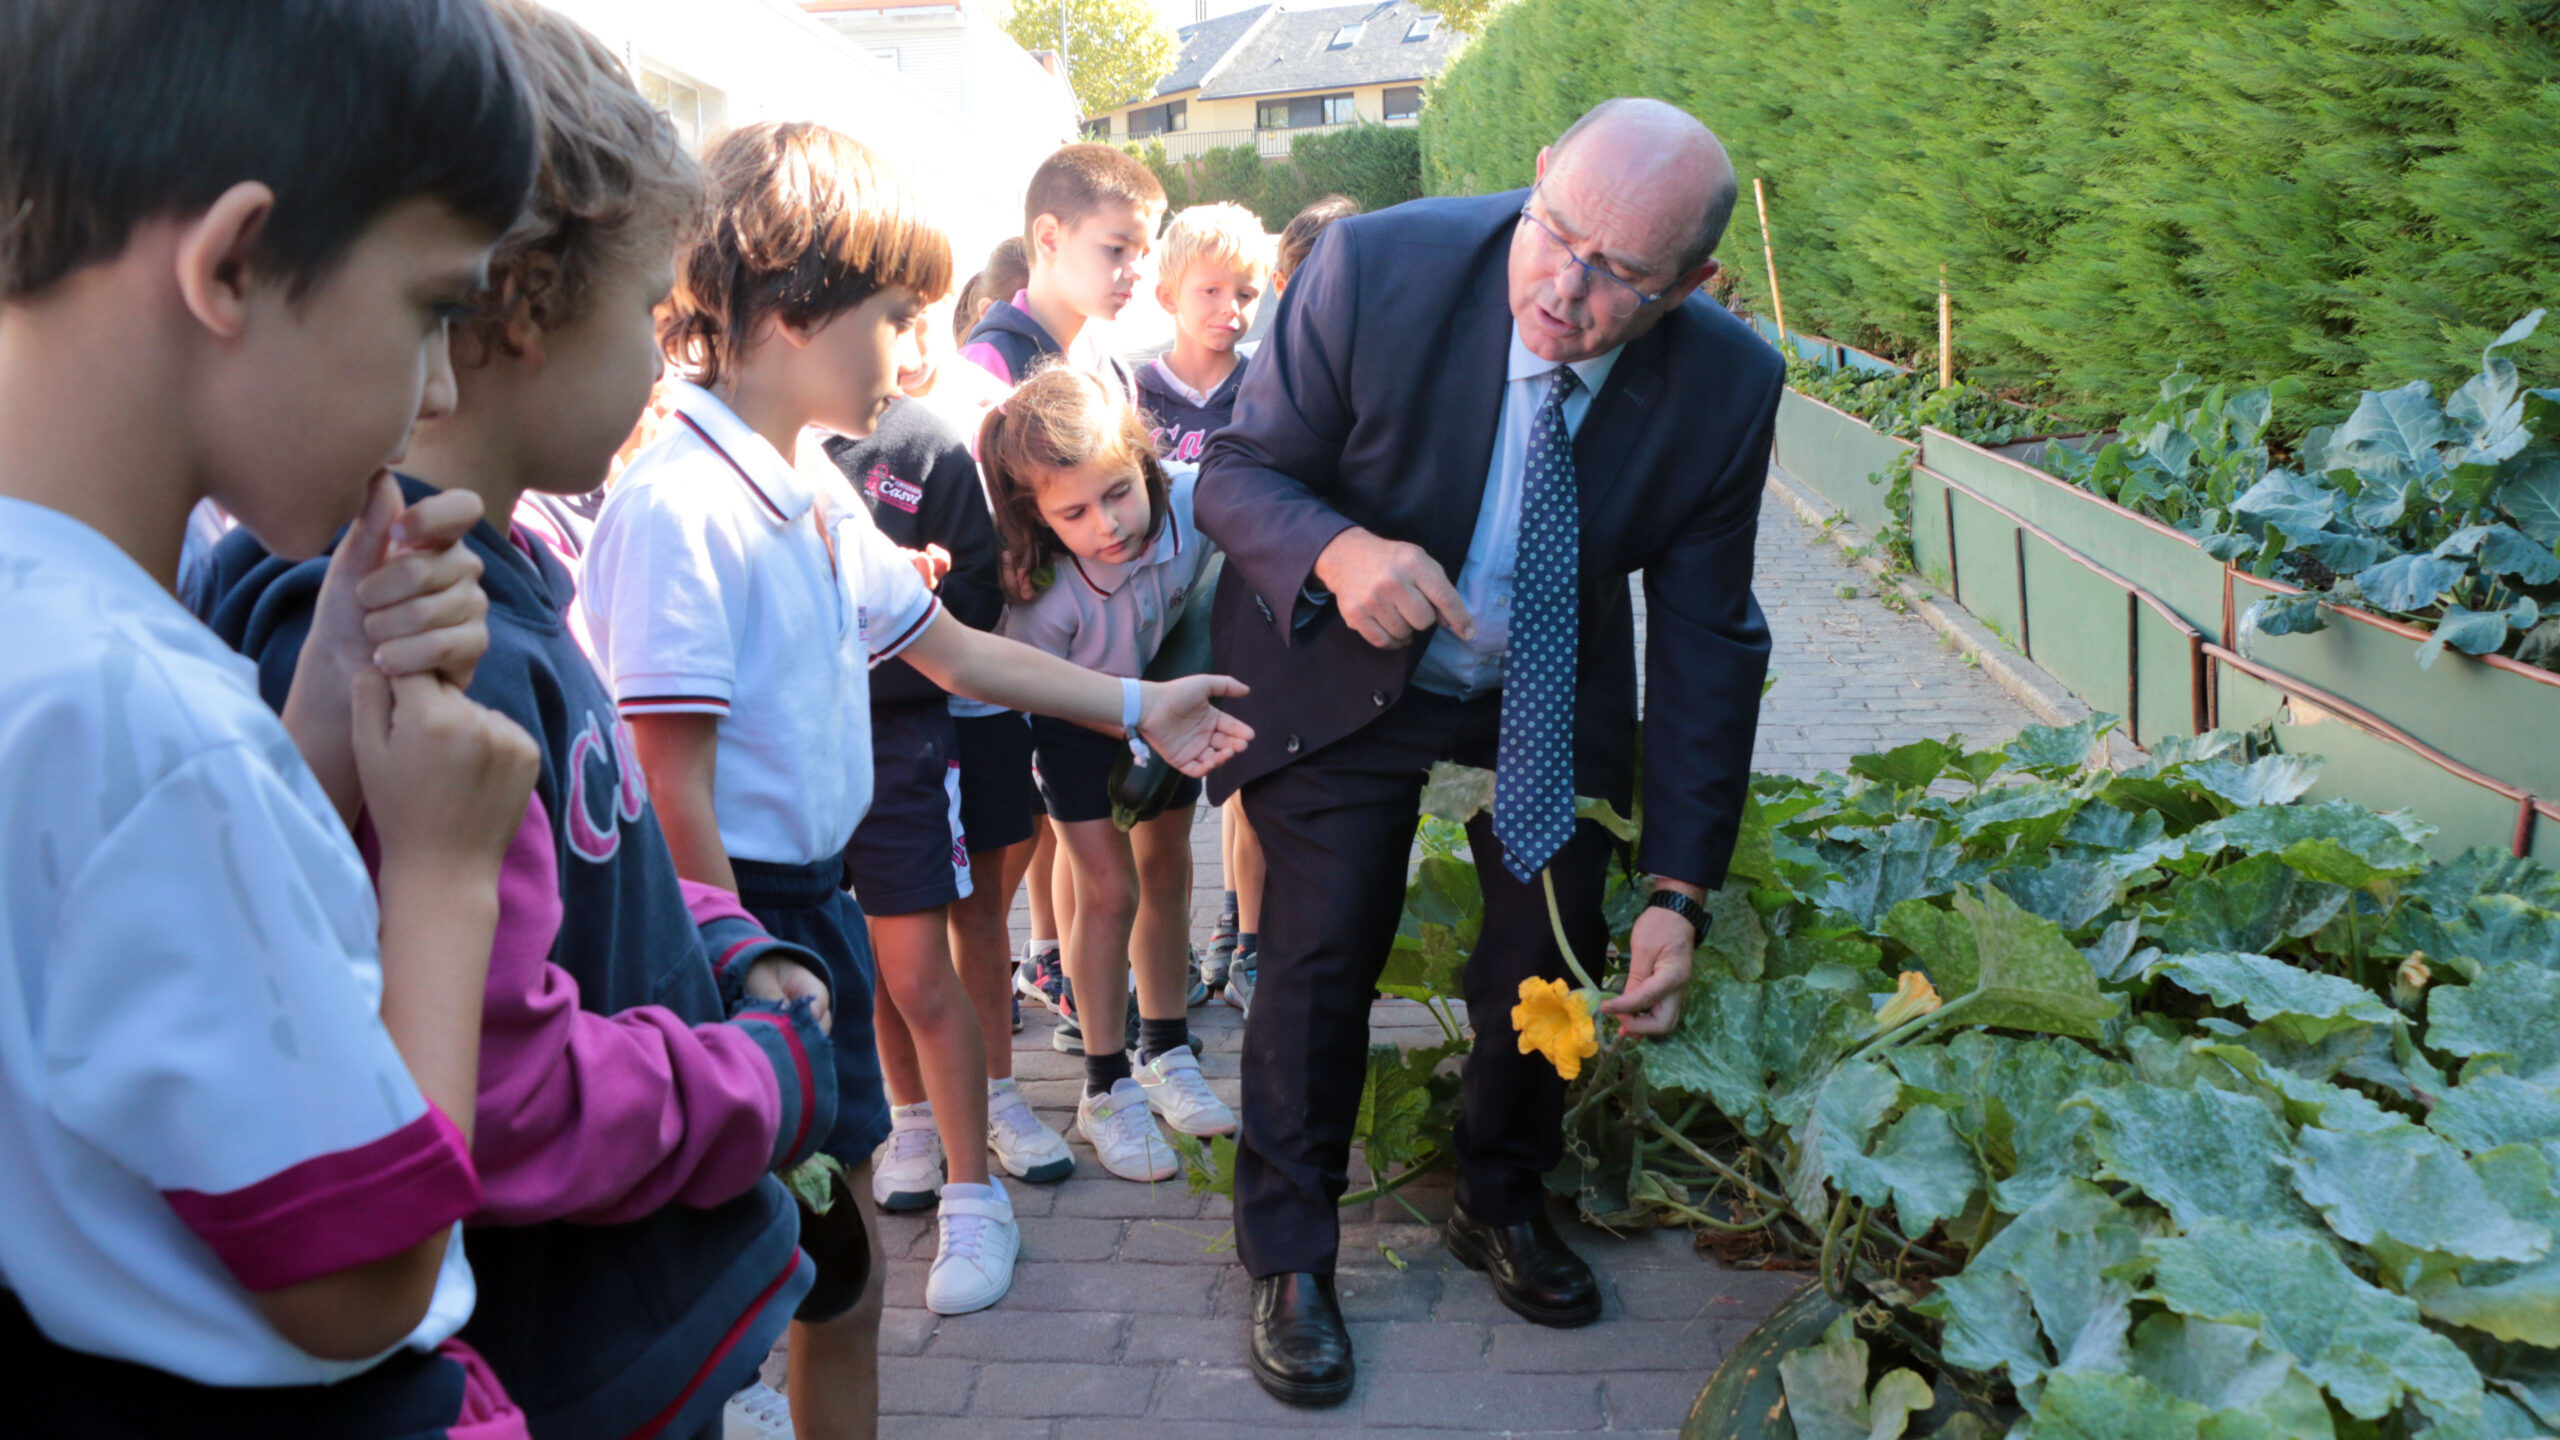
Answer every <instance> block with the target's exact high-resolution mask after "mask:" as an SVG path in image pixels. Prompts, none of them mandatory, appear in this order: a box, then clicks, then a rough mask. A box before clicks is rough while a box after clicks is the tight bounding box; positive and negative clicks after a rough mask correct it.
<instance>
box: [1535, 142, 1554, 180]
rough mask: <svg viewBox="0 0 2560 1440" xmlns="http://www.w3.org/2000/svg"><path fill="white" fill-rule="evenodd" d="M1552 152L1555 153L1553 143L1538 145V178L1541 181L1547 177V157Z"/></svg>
mask: <svg viewBox="0 0 2560 1440" xmlns="http://www.w3.org/2000/svg"><path fill="white" fill-rule="evenodd" d="M1554 153H1556V147H1554V146H1553V145H1542V146H1540V147H1538V179H1539V180H1540V181H1542V182H1543V181H1544V180H1545V179H1546V178H1547V157H1548V156H1550V155H1553V154H1554Z"/></svg>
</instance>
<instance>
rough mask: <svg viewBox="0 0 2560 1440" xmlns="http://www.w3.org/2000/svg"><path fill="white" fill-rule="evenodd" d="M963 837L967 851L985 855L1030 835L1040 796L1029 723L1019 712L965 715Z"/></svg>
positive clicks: (960, 724) (961, 719)
mask: <svg viewBox="0 0 2560 1440" xmlns="http://www.w3.org/2000/svg"><path fill="white" fill-rule="evenodd" d="M951 723H952V725H953V726H954V727H956V728H957V729H958V731H959V734H960V833H961V835H962V837H963V838H964V839H965V840H966V841H967V843H968V846H969V853H970V854H972V855H984V854H986V853H987V852H988V851H990V850H1002V849H1004V848H1005V847H1006V846H1009V845H1019V844H1021V843H1022V842H1023V841H1025V840H1028V839H1030V838H1031V836H1032V833H1033V832H1032V828H1031V822H1032V817H1033V816H1034V815H1035V814H1037V813H1038V808H1039V803H1040V802H1039V798H1038V797H1037V796H1036V795H1034V794H1033V793H1032V789H1031V725H1030V722H1029V721H1027V720H1026V719H1024V718H1023V715H1022V712H1021V711H1019V710H1007V711H1006V712H1004V713H1003V714H1001V715H961V716H957V717H955V718H954V719H953V720H952V722H951Z"/></svg>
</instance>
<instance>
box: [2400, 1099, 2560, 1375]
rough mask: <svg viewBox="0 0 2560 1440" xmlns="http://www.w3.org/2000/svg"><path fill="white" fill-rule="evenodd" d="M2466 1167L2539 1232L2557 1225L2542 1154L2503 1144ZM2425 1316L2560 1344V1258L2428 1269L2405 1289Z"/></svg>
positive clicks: (2557, 1208) (2559, 1219)
mask: <svg viewBox="0 0 2560 1440" xmlns="http://www.w3.org/2000/svg"><path fill="white" fill-rule="evenodd" d="M2471 1169H2472V1171H2473V1172H2474V1173H2475V1174H2477V1175H2478V1176H2479V1178H2480V1183H2481V1184H2482V1186H2483V1187H2484V1188H2486V1189H2487V1191H2488V1193H2489V1194H2490V1196H2491V1197H2493V1198H2494V1199H2495V1200H2496V1202H2497V1203H2498V1204H2500V1205H2502V1206H2503V1207H2505V1208H2506V1210H2507V1211H2508V1212H2510V1213H2512V1214H2514V1215H2516V1216H2519V1217H2521V1218H2522V1219H2524V1220H2526V1221H2528V1222H2530V1223H2533V1224H2535V1225H2537V1226H2538V1227H2539V1228H2541V1229H2543V1230H2544V1231H2545V1232H2546V1233H2548V1232H2550V1231H2551V1230H2553V1229H2555V1228H2560V1194H2555V1193H2554V1188H2553V1183H2552V1165H2551V1159H2550V1157H2549V1156H2547V1155H2545V1154H2543V1153H2542V1152H2541V1151H2539V1150H2536V1149H2533V1148H2532V1147H2530V1146H2525V1145H2509V1146H2506V1147H2504V1148H2502V1149H2497V1150H2491V1151H2488V1152H2487V1153H2485V1154H2482V1155H2477V1156H2474V1157H2473V1158H2472V1161H2471ZM2409 1293H2410V1296H2411V1298H2413V1299H2415V1300H2416V1301H2417V1302H2418V1305H2419V1306H2420V1307H2421V1308H2422V1309H2424V1310H2425V1311H2426V1312H2427V1313H2428V1314H2429V1315H2432V1316H2434V1317H2436V1318H2437V1319H2439V1320H2445V1321H2449V1322H2451V1323H2453V1324H2456V1325H2467V1326H2470V1327H2471V1328H2472V1329H2475V1330H2479V1331H2482V1332H2484V1333H2486V1334H2490V1335H2494V1336H2496V1337H2497V1338H2499V1339H2501V1340H2508V1341H2519V1342H2522V1343H2524V1344H2528V1345H2538V1346H2542V1347H2544V1348H2546V1349H2548V1348H2551V1347H2554V1346H2560V1256H2549V1255H2546V1256H2544V1257H2542V1258H2540V1259H2538V1260H2533V1261H2530V1262H2527V1263H2523V1264H2512V1263H2492V1264H2483V1265H2466V1266H2464V1267H2463V1268H2462V1269H2461V1271H2460V1272H2459V1273H2458V1275H2446V1274H2443V1273H2441V1272H2437V1273H2433V1274H2430V1275H2428V1276H2426V1277H2425V1278H2423V1279H2421V1280H2420V1281H2419V1282H2418V1283H2417V1284H2415V1285H2413V1286H2411V1287H2410V1292H2409Z"/></svg>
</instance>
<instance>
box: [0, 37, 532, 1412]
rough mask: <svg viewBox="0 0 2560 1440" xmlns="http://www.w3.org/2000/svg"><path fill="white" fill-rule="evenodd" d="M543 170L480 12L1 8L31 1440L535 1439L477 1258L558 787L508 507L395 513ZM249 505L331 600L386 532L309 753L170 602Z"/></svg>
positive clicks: (1, 389)
mask: <svg viewBox="0 0 2560 1440" xmlns="http://www.w3.org/2000/svg"><path fill="white" fill-rule="evenodd" d="M319 77H325V81H323V80H321V79H320V78H319ZM532 125H533V122H532V116H531V113H530V110H529V108H528V106H527V103H526V99H525V96H524V93H523V89H522V85H521V83H520V80H519V77H518V74H517V71H516V67H515V63H514V60H513V57H512V56H511V54H510V53H509V51H508V48H507V46H506V44H505V42H504V40H503V39H502V37H501V36H500V34H499V32H498V29H497V27H496V26H495V25H494V24H493V23H492V22H491V20H490V17H489V15H488V13H487V11H486V10H485V9H484V8H483V7H482V6H481V5H479V4H478V3H476V0H475V3H460V0H261V3H257V4H250V3H246V0H231V3H220V0H214V3H206V0H158V3H153V0H16V3H12V4H10V5H8V6H6V7H0V214H5V215H7V216H9V217H10V220H9V223H8V224H7V226H6V227H5V228H0V575H5V576H7V577H8V583H7V584H6V585H5V586H0V631H5V632H6V633H8V634H10V635H12V636H16V637H19V639H18V640H17V641H16V643H12V644H8V645H5V646H0V789H5V790H6V792H7V793H8V794H9V795H10V796H11V798H12V804H11V805H10V806H9V807H8V810H7V813H6V814H5V815H0V873H6V874H7V875H8V876H9V877H10V884H9V885H8V886H7V887H6V888H5V890H0V994H5V995H7V996H9V997H11V1002H12V1003H11V1004H10V1005H9V1006H7V1007H6V1008H5V1009H0V1214H6V1215H7V1216H8V1217H9V1220H8V1223H7V1224H6V1225H5V1226H0V1282H5V1289H0V1388H5V1389H6V1391H7V1393H8V1395H9V1397H10V1398H9V1402H8V1406H9V1425H10V1428H11V1432H12V1433H13V1434H34V1435H48V1436H50V1435H81V1436H94V1435H142V1434H154V1435H157V1434H190V1435H285V1434H302V1435H321V1434H326V1435H333V1436H347V1437H357V1440H366V1437H382V1440H388V1437H401V1440H414V1437H418V1436H423V1435H444V1434H447V1433H451V1432H467V1433H469V1434H471V1435H472V1436H474V1437H479V1436H491V1437H495V1436H506V1435H520V1434H522V1433H523V1419H522V1416H521V1415H520V1414H518V1413H517V1412H516V1411H515V1410H514V1408H513V1406H512V1405H511V1404H510V1403H509V1402H508V1401H507V1399H506V1396H505V1393H504V1390H503V1388H502V1387H500V1386H499V1385H498V1384H497V1383H496V1381H495V1380H494V1378H493V1377H492V1376H491V1375H490V1374H489V1372H488V1370H487V1369H486V1367H485V1366H484V1365H482V1364H481V1363H480V1361H479V1359H478V1357H477V1356H476V1355H474V1354H472V1353H471V1351H470V1350H469V1349H468V1348H467V1347H464V1346H462V1345H461V1344H460V1343H459V1342H458V1341H456V1340H454V1339H452V1338H451V1337H452V1336H453V1334H454V1332H455V1331H456V1330H457V1329H458V1328H459V1327H460V1326H461V1324H462V1322H463V1320H464V1319H465V1318H466V1317H467V1316H468V1315H469V1313H470V1310H471V1304H472V1281H471V1276H470V1272H469V1269H468V1267H467V1265H466V1264H465V1262H464V1261H463V1258H462V1253H461V1247H460V1245H459V1244H458V1243H455V1242H454V1241H453V1240H452V1238H451V1237H452V1236H453V1234H454V1231H455V1225H456V1222H457V1221H459V1220H460V1219H461V1218H462V1216H464V1215H465V1214H468V1213H469V1212H471V1211H472V1210H473V1209H475V1208H476V1207H477V1206H478V1205H479V1203H480V1200H481V1182H480V1178H479V1176H478V1174H477V1173H476V1171H475V1170H474V1169H473V1166H472V1163H471V1158H470V1136H471V1133H472V1122H473V1116H474V1106H473V1095H474V1091H475V1088H476V1084H477V1069H478V1063H479V1021H480V994H481V987H482V980H483V975H484V972H485V969H486V967H487V965H488V963H489V943H490V938H491V934H492V931H493V928H494V917H495V914H496V911H497V875H498V870H499V865H500V862H501V858H502V856H503V854H504V852H505V848H506V843H507V837H508V835H509V834H510V833H511V832H512V831H513V830H514V829H515V827H516V825H517V823H518V822H519V821H520V819H521V818H522V816H523V814H524V809H525V797H526V794H527V791H528V789H529V788H530V786H531V783H532V779H533V772H534V768H535V756H534V753H533V748H532V745H531V744H530V742H529V741H528V740H527V739H526V737H525V736H524V734H523V732H522V731H520V730H518V729H517V728H516V727H515V726H514V725H513V724H511V723H509V722H508V721H506V720H504V719H503V718H500V717H498V716H496V715H493V714H491V713H490V712H488V711H486V710H483V709H481V708H480V707H478V706H477V705H474V704H472V703H471V702H470V701H468V700H466V699H464V698H463V696H462V694H461V691H460V689H459V688H458V686H459V685H460V684H461V683H463V682H465V681H467V679H468V677H469V675H470V673H471V670H472V668H473V666H474V665H475V664H476V663H477V661H478V658H479V655H480V653H481V650H482V649H483V647H484V646H485V645H486V643H487V634H486V631H485V629H484V628H483V626H482V623H481V619H480V615H481V611H482V608H483V606H484V604H485V602H484V600H483V599H482V597H481V595H480V592H479V589H478V587H477V585H476V584H475V583H474V580H473V576H474V574H475V573H476V570H477V562H476V561H475V560H473V559H472V557H470V556H469V555H468V554H467V553H465V552H463V551H460V550H458V549H456V548H454V544H453V542H454V541H455V540H456V539H458V538H459V536H460V534H461V533H462V531H463V530H464V529H467V528H468V526H469V525H470V524H471V523H472V521H473V520H474V519H476V517H477V514H478V508H477V506H476V504H475V503H473V502H472V501H471V500H470V498H469V497H461V498H460V499H458V500H454V501H449V502H445V503H442V504H425V505H418V506H412V507H410V508H408V509H407V510H405V511H404V510H403V509H402V508H401V507H400V504H399V495H398V492H397V490H396V488H394V487H393V486H392V485H391V484H390V482H389V481H388V480H387V479H385V478H381V477H379V476H378V474H377V472H378V470H379V468H380V467H381V466H382V465H383V464H384V463H385V462H386V461H387V460H390V459H395V458H397V456H398V454H399V451H400V450H401V448H402V447H403V445H404V444H405V443H406V436H407V433H408V430H409V427H410V426H411V424H412V423H413V422H414V421H415V420H417V419H418V418H420V417H421V416H432V415H434V414H437V413H439V412H440V411H442V410H443V409H445V408H447V407H449V406H450V405H451V403H452V393H453V380H452V375H451V372H450V369H449V368H448V367H447V365H446V363H445V360H444V358H443V357H444V333H443V332H444V324H445V321H446V320H447V319H448V318H449V317H450V316H451V315H452V314H454V313H455V312H456V311H457V310H458V308H459V307H460V306H461V305H462V304H463V302H464V301H465V299H466V298H467V297H468V296H469V294H470V293H471V291H472V290H473V288H475V287H476V285H477V284H478V282H479V278H480V275H481V273H482V270H483V267H484V266H485V264H486V262H487V257H488V253H489V248H490V245H491V243H492V242H493V241H494V240H495V239H496V238H497V236H498V234H499V233H500V232H501V231H503V230H504V229H505V228H506V227H507V226H508V224H510V223H511V222H512V221H513V220H514V218H515V215H516V212H517V209H518V207H519V206H520V205H521V204H522V202H523V198H524V193H525V187H526V185H527V183H528V182H529V180H530V179H531V176H532V170H533V128H532ZM369 476H371V477H375V478H373V479H372V480H371V482H370V483H368V478H367V477H369ZM208 497H210V498H212V499H214V500H216V501H218V502H220V503H221V505H222V506H223V507H224V508H225V509H226V510H228V511H229V512H230V513H232V514H233V515H236V516H237V517H239V519H240V522H241V523H242V524H243V525H245V526H246V527H248V528H249V529H250V530H251V531H252V532H253V533H255V534H258V535H260V536H261V537H263V538H264V539H265V540H266V541H267V542H268V543H269V544H271V545H273V546H274V547H275V548H277V549H278V550H280V551H284V552H287V553H294V554H306V555H307V554H310V553H312V552H314V551H316V550H317V549H319V548H320V547H321V546H322V545H323V544H325V543H327V541H328V540H329V537H330V536H331V535H332V534H333V533H334V532H336V531H337V530H338V529H339V527H340V526H342V525H346V524H347V523H348V522H350V521H353V522H354V526H353V529H352V530H351V532H350V537H349V543H347V544H346V545H344V546H342V547H341V548H340V553H339V557H338V560H337V562H336V563H335V564H334V565H333V566H332V567H331V569H330V571H329V573H328V576H327V580H326V583H325V584H324V585H323V587H322V593H321V597H320V600H319V617H318V622H317V629H316V631H315V634H316V635H317V636H318V638H319V641H320V643H319V644H318V647H317V649H318V663H315V664H313V665H311V666H310V667H308V669H309V674H308V676H307V679H306V682H305V683H303V684H300V685H297V686H296V687H295V690H294V693H293V696H292V698H291V701H290V702H289V703H288V705H287V707H286V715H285V719H284V722H283V723H282V724H279V723H278V720H277V717H276V716H275V715H274V714H273V713H271V712H270V711H268V709H267V708H266V707H265V706H264V705H262V704H260V703H259V701H258V698H257V695H256V693H255V691H254V690H253V689H252V688H251V686H250V684H249V679H248V676H247V675H246V674H245V673H244V668H243V667H242V666H241V664H240V662H239V660H238V659H237V657H234V656H232V655H231V654H230V653H229V652H228V651H226V650H224V649H223V648H222V647H221V646H220V644H219V643H218V642H216V641H215V640H214V638H213V637H212V636H211V635H210V634H207V633H206V632H205V631H204V629H203V628H202V627H201V626H199V625H197V624H196V623H195V621H194V620H193V619H191V618H190V617H188V616H187V614H186V613H185V611H183V610H182V609H180V608H179V607H178V605H177V603H176V602H175V600H173V599H172V598H171V596H170V594H169V591H170V588H171V587H172V586H173V585H174V584H175V581H176V574H177V567H178V555H179V550H180V546H181V542H182V539H183V536H184V533H185V530H186V524H187V517H188V514H189V512H190V511H191V510H192V509H193V507H194V506H195V505H196V503H197V502H198V501H200V500H203V499H206V498H208ZM305 755H312V756H325V757H333V758H332V760H331V763H330V764H329V766H328V768H329V770H330V771H331V772H332V773H327V774H318V775H315V773H314V771H313V769H312V768H311V767H310V766H309V765H307V764H306V763H305V759H304V756H305ZM359 805H361V806H362V809H363V812H364V814H365V816H366V818H367V820H368V822H369V830H370V836H371V839H372V842H373V844H374V846H375V853H376V855H377V858H378V865H379V881H378V884H379V898H378V900H377V895H376V889H375V886H374V885H373V884H369V883H368V881H367V877H366V874H365V866H364V862H363V860H362V859H361V858H360V857H359V855H358V853H357V850H356V847H355V844H354V842H353V840H352V839H351V838H350V837H349V835H348V832H347V828H346V827H347V823H348V821H349V819H350V818H351V817H353V816H354V815H355V814H356V813H357V809H358V806H359ZM22 1002H23V1003H22Z"/></svg>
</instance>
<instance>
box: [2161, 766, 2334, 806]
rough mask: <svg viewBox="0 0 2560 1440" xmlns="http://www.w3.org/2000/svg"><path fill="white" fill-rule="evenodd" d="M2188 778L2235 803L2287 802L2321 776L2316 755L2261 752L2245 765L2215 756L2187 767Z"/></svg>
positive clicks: (2290, 802) (2297, 796)
mask: <svg viewBox="0 0 2560 1440" xmlns="http://www.w3.org/2000/svg"><path fill="white" fill-rule="evenodd" d="M2186 775H2187V779H2188V780H2189V781H2190V782H2191V783H2193V784H2195V785H2197V786H2199V787H2201V788H2203V789H2206V790H2210V791H2212V792H2213V793H2214V794H2216V795H2219V796H2221V797H2222V798H2223V799H2225V800H2228V801H2230V802H2231V803H2232V804H2234V805H2238V806H2242V807H2247V806H2250V805H2290V804H2292V803H2293V802H2294V801H2296V800H2298V799H2300V798H2302V792H2304V791H2305V790H2308V789H2310V788H2311V782H2312V781H2314V780H2317V779H2318V778H2320V758H2319V757H2318V756H2316V755H2264V756H2260V757H2259V758H2258V759H2255V760H2252V761H2249V762H2248V763H2246V764H2234V763H2233V762H2231V761H2229V760H2225V759H2222V758H2221V757H2219V756H2217V757H2215V758H2214V759H2211V760H2206V761H2201V762H2199V763H2197V764H2194V765H2190V766H2188V767H2187V772H2186Z"/></svg>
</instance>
